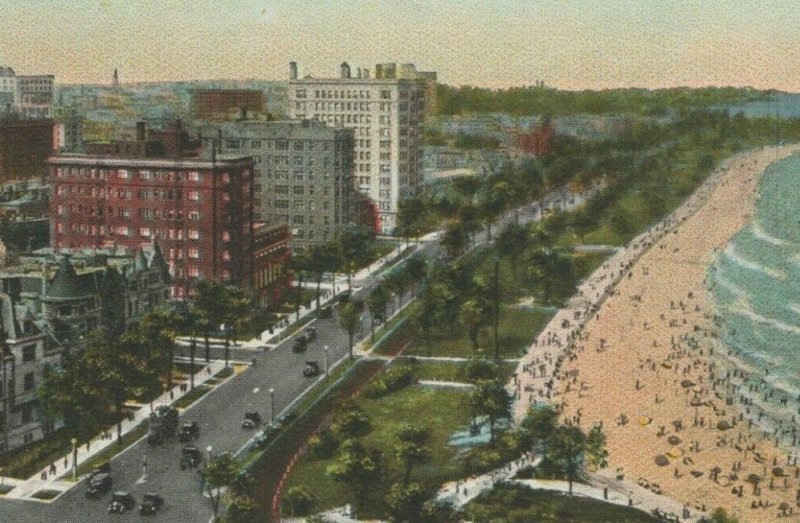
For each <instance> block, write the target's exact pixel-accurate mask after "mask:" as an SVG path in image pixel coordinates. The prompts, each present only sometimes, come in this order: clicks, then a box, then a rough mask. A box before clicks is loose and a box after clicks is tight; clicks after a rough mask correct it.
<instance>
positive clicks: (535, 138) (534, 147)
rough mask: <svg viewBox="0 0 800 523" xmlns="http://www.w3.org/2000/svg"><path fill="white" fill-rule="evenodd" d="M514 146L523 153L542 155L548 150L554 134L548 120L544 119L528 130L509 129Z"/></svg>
mask: <svg viewBox="0 0 800 523" xmlns="http://www.w3.org/2000/svg"><path fill="white" fill-rule="evenodd" d="M510 134H511V137H512V139H513V145H514V147H515V148H516V149H517V150H518V151H519V152H521V153H522V154H525V155H530V156H537V157H539V156H543V155H545V154H547V153H548V152H549V151H550V148H551V146H552V143H553V136H555V129H554V128H553V126H552V125H551V124H550V121H549V120H547V121H544V122H542V123H539V124H537V125H535V126H534V127H533V129H531V130H530V131H527V132H526V131H520V130H517V129H512V130H511V133H510Z"/></svg>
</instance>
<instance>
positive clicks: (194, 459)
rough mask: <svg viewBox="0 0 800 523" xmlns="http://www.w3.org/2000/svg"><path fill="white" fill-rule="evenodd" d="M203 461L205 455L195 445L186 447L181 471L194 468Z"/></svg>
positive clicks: (182, 455)
mask: <svg viewBox="0 0 800 523" xmlns="http://www.w3.org/2000/svg"><path fill="white" fill-rule="evenodd" d="M202 461H203V453H202V452H200V449H199V448H197V447H196V446H194V445H186V446H185V447H183V450H182V451H181V470H186V468H187V467H188V468H194V467H196V466H198V465H200V463H201V462H202Z"/></svg>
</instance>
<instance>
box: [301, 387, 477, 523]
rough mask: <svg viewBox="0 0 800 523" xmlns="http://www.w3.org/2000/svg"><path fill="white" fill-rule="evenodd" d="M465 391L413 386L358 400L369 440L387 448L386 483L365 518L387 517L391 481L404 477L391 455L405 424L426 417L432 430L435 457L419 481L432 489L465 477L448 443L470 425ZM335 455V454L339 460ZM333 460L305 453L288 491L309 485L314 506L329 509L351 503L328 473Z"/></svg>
mask: <svg viewBox="0 0 800 523" xmlns="http://www.w3.org/2000/svg"><path fill="white" fill-rule="evenodd" d="M466 396H467V395H466V393H465V392H463V391H455V390H434V389H425V388H421V387H415V386H412V387H408V388H406V389H404V390H401V391H399V392H395V393H394V394H390V395H388V396H385V397H383V398H379V399H374V400H372V399H366V398H363V399H359V400H358V405H359V406H360V407H361V408H362V409H363V410H364V412H366V413H367V414H368V415H369V416H370V418H371V419H372V426H373V427H374V429H373V431H372V432H371V433H370V434H369V435H367V436H366V437H365V438H364V442H365V444H366V445H367V446H368V447H370V448H379V449H381V450H382V451H383V455H384V460H385V461H384V467H385V470H386V471H387V478H386V480H385V481H383V482H381V483H379V484H377V485H375V488H374V491H373V493H372V494H371V495H370V498H369V501H368V503H367V507H366V508H365V511H366V513H365V514H364V516H368V517H380V516H383V515H384V506H383V499H384V497H385V495H386V493H387V492H388V489H389V487H390V486H391V484H392V483H394V482H397V481H398V480H399V478H400V476H401V466H400V463H399V462H398V461H397V460H396V459H395V458H394V456H393V455H392V445H393V443H394V442H395V441H396V434H397V431H398V430H399V428H400V427H401V426H402V424H404V423H412V422H418V421H422V423H424V424H425V425H426V426H428V427H429V428H430V429H431V440H430V444H429V446H430V448H431V450H432V460H431V462H430V463H429V464H427V465H424V466H419V467H416V468H415V469H414V472H413V473H412V481H418V482H420V483H422V484H423V486H424V487H425V488H426V489H428V490H434V489H437V488H439V486H441V484H442V483H443V482H445V481H449V480H451V479H454V478H456V477H459V476H460V473H461V470H460V467H459V464H458V463H459V462H458V460H457V459H455V458H456V451H455V449H453V448H451V447H450V446H449V445H448V440H449V438H450V434H451V433H452V432H453V431H454V430H456V429H457V428H458V427H466V426H467V424H468V423H469V419H470V416H469V413H468V411H467V409H465V408H464V401H466ZM334 459H335V458H334ZM331 461H332V460H320V459H317V458H315V457H313V456H311V455H310V454H306V455H304V456H303V458H302V459H301V460H300V461H299V462H298V463H297V465H295V468H294V469H293V470H292V472H291V474H290V475H289V478H288V480H287V483H286V489H287V490H288V489H289V488H291V487H293V486H301V485H302V486H305V487H307V488H308V489H310V490H311V491H312V492H313V493H314V496H316V504H315V508H314V510H324V509H327V508H332V507H336V506H341V505H344V504H345V503H348V502H350V501H351V499H350V493H349V491H348V490H347V488H346V486H345V485H343V484H340V483H337V482H335V481H333V480H332V479H331V478H330V477H329V476H328V475H327V473H326V468H327V467H328V465H329V464H330V463H331Z"/></svg>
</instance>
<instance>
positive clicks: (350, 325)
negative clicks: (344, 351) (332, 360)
mask: <svg viewBox="0 0 800 523" xmlns="http://www.w3.org/2000/svg"><path fill="white" fill-rule="evenodd" d="M360 322H361V311H360V310H359V309H358V308H357V307H356V305H355V303H354V302H353V301H347V302H346V303H345V304H344V305H342V306H341V308H340V309H339V324H340V325H341V326H342V328H343V329H344V330H346V331H347V337H348V349H349V351H350V359H352V358H353V336H354V335H355V332H356V328H357V327H358V325H359V323H360Z"/></svg>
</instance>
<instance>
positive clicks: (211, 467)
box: [200, 452, 237, 517]
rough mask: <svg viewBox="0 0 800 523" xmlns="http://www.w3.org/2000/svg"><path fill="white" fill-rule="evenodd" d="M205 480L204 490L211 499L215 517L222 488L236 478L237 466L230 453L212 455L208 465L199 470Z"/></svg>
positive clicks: (228, 485) (229, 484)
mask: <svg viewBox="0 0 800 523" xmlns="http://www.w3.org/2000/svg"><path fill="white" fill-rule="evenodd" d="M200 473H201V474H202V476H203V480H204V481H205V488H206V492H207V493H208V498H209V499H210V500H211V508H212V509H213V510H214V516H215V517H216V515H217V513H218V512H219V502H220V496H221V494H222V490H223V488H225V487H230V486H231V484H233V482H234V480H235V479H236V475H237V466H236V462H235V461H234V460H233V457H232V456H231V454H230V453H228V452H226V453H224V454H220V455H218V456H214V457H213V458H211V460H210V461H209V462H208V465H206V467H205V468H204V469H203V470H201V471H200Z"/></svg>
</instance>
